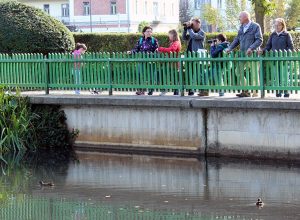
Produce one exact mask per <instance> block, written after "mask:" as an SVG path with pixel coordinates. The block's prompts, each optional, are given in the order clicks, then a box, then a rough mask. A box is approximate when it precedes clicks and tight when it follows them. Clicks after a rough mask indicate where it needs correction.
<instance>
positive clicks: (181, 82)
mask: <svg viewBox="0 0 300 220" xmlns="http://www.w3.org/2000/svg"><path fill="white" fill-rule="evenodd" d="M179 84H180V88H181V89H180V96H184V83H183V59H182V57H181V56H180V60H179Z"/></svg>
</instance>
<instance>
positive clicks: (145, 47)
mask: <svg viewBox="0 0 300 220" xmlns="http://www.w3.org/2000/svg"><path fill="white" fill-rule="evenodd" d="M142 33H143V36H142V37H140V39H139V40H138V42H137V43H136V45H135V47H134V48H133V49H132V50H131V51H127V53H128V54H134V53H155V51H156V50H157V49H158V40H157V39H156V38H154V37H153V36H152V34H153V29H152V27H150V26H146V27H144V28H143V31H142ZM139 69H140V70H139V71H140V72H139V77H140V74H141V71H145V70H143V69H142V68H139ZM155 71H156V70H155ZM139 80H140V79H139ZM136 94H137V95H145V92H144V91H143V90H138V91H137V92H136ZM152 94H153V89H150V90H149V92H148V95H152Z"/></svg>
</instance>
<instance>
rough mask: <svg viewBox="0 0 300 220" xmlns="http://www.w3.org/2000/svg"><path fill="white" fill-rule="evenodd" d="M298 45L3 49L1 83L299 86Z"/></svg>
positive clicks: (114, 87) (123, 87)
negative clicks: (76, 52)
mask: <svg viewBox="0 0 300 220" xmlns="http://www.w3.org/2000/svg"><path fill="white" fill-rule="evenodd" d="M299 61H300V52H298V51H293V52H292V51H279V52H268V53H266V54H265V55H264V56H259V55H257V54H256V53H253V54H252V55H251V56H245V55H243V54H242V53H240V52H235V53H230V54H223V57H222V58H211V57H210V56H209V54H207V53H189V54H180V55H175V54H170V55H164V54H133V55H128V54H124V53H114V54H109V53H90V54H85V55H83V56H82V57H81V58H76V59H75V58H74V57H73V56H72V55H71V54H49V55H48V56H47V58H45V57H43V56H42V55H41V54H13V55H11V56H9V55H5V54H0V85H5V86H9V87H18V88H20V89H44V90H45V91H46V93H48V92H49V89H51V90H55V89H56V90H74V89H81V90H88V89H101V90H108V91H109V94H110V95H112V94H113V92H114V91H135V90H137V89H143V90H157V91H161V90H168V91H172V90H179V91H181V92H183V91H185V90H190V89H191V90H210V91H220V90H223V91H224V92H238V91H241V90H248V91H252V92H256V91H260V92H261V95H262V97H263V96H264V94H265V92H274V91H275V90H288V91H291V92H292V91H298V90H300V86H299Z"/></svg>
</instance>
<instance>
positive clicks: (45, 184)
mask: <svg viewBox="0 0 300 220" xmlns="http://www.w3.org/2000/svg"><path fill="white" fill-rule="evenodd" d="M39 183H40V185H41V186H54V183H52V182H47V183H46V182H43V181H42V180H41V181H40V182H39Z"/></svg>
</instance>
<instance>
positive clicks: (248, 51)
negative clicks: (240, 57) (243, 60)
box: [246, 48, 253, 56]
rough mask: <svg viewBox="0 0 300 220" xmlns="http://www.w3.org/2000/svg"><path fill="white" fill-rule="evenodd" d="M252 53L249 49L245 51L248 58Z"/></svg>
mask: <svg viewBox="0 0 300 220" xmlns="http://www.w3.org/2000/svg"><path fill="white" fill-rule="evenodd" d="M252 52H253V50H252V49H251V48H249V49H248V50H247V52H246V54H247V55H248V56H250V55H251V54H252Z"/></svg>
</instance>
